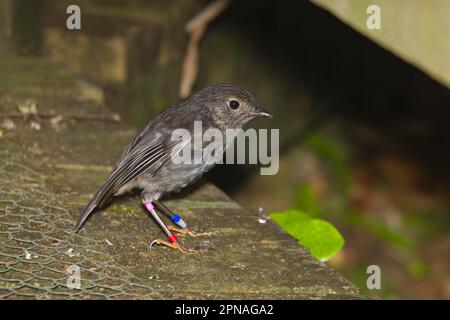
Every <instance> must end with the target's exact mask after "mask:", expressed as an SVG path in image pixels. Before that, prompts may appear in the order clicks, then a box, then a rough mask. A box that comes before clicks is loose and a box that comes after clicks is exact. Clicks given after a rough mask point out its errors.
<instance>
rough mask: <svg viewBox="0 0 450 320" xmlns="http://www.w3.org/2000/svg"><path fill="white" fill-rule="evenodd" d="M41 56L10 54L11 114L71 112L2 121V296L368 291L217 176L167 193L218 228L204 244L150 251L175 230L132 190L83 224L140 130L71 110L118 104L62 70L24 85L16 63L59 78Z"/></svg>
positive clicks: (194, 222)
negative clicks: (16, 59) (92, 95)
mask: <svg viewBox="0 0 450 320" xmlns="http://www.w3.org/2000/svg"><path fill="white" fill-rule="evenodd" d="M30 61H31V62H30ZM30 61H21V63H19V64H14V63H12V64H9V63H8V64H5V63H4V61H3V62H0V66H2V69H3V70H0V73H1V74H2V75H5V74H6V72H7V73H8V75H7V79H13V80H11V81H14V85H8V84H5V85H2V88H0V97H1V98H2V99H1V104H0V113H1V114H2V115H5V114H6V113H8V112H10V111H11V110H12V109H14V106H16V105H18V104H20V103H21V101H24V100H25V99H28V100H29V99H32V100H34V101H35V102H36V105H37V109H38V112H42V113H54V114H60V115H62V117H63V120H62V121H60V122H59V123H58V124H55V123H53V124H52V123H51V122H50V121H48V120H43V119H38V120H37V121H39V122H40V124H41V128H40V130H35V129H32V128H31V127H30V123H29V121H23V120H21V119H14V121H15V125H16V126H15V128H14V129H12V130H6V129H2V137H1V138H0V146H1V147H0V297H2V298H10V299H12V298H40V299H48V298H62V299H65V298H132V299H154V298H158V299H172V298H187V299H203V298H258V299H259V298H274V299H298V298H305V299H317V298H331V299H342V298H360V295H359V293H358V290H357V289H356V288H355V286H354V285H352V284H351V283H349V282H348V281H347V280H345V279H344V278H343V277H342V276H341V275H339V274H338V273H336V272H335V271H333V270H332V269H330V268H329V267H327V266H326V265H325V264H323V263H321V262H320V261H318V260H316V259H314V258H312V257H311V255H310V254H309V253H308V252H307V251H306V250H305V249H304V248H302V247H301V246H299V244H298V242H297V241H296V240H295V239H294V238H292V237H290V236H289V235H288V234H286V233H285V232H283V231H281V229H280V228H279V227H277V226H276V224H275V223H273V222H272V221H270V220H269V221H268V222H267V223H265V224H260V223H258V217H257V214H256V211H255V212H254V211H251V210H244V209H242V208H241V207H240V206H238V205H237V204H236V203H234V202H233V201H231V200H230V199H229V198H228V197H227V196H226V195H225V194H223V193H222V192H221V191H220V190H218V189H217V188H216V187H214V186H213V185H210V184H208V183H201V184H200V185H197V186H196V187H195V188H193V189H192V190H190V191H189V192H187V193H185V194H183V195H181V196H177V197H174V198H170V199H169V201H168V202H167V203H168V205H170V206H171V207H172V208H173V209H175V210H176V211H177V212H179V213H181V214H182V215H183V216H184V218H185V219H186V220H187V221H188V223H189V224H190V226H191V228H192V229H193V230H196V231H216V234H215V235H213V236H212V237H210V238H209V237H206V238H181V241H182V242H183V244H184V245H185V246H186V247H199V248H202V249H205V252H204V253H202V254H198V255H183V254H181V253H179V252H175V251H172V250H169V249H167V248H165V247H155V248H154V249H152V250H151V251H150V250H149V244H150V242H151V241H152V240H153V239H156V238H162V237H163V236H164V235H163V233H162V231H161V230H160V229H159V228H158V227H157V225H156V224H155V223H154V222H153V221H152V220H151V218H150V217H149V216H148V215H146V213H145V212H144V210H143V208H142V207H141V205H140V201H139V199H138V197H136V196H132V195H131V196H128V197H124V198H122V199H119V200H118V201H115V202H114V203H113V204H112V205H111V206H109V207H108V208H106V209H105V210H104V211H103V212H98V213H97V214H95V215H94V216H93V217H92V218H91V219H89V220H88V222H87V224H86V225H85V227H84V228H83V229H82V230H81V232H80V233H79V234H74V233H73V228H74V224H75V221H76V219H77V217H78V215H79V212H80V210H81V209H82V207H83V206H84V205H85V204H86V203H87V201H88V200H89V199H90V197H91V196H92V194H93V193H94V192H95V191H96V189H97V188H98V186H99V185H100V184H101V183H102V182H103V181H104V179H105V177H106V175H107V174H108V171H109V170H110V168H111V166H112V165H113V164H114V161H115V159H117V157H118V156H119V154H120V153H121V151H122V149H123V147H124V146H125V144H126V143H127V141H128V140H129V139H130V138H131V137H132V136H133V134H134V132H135V130H134V129H133V128H128V127H126V126H124V125H123V124H121V123H118V122H105V121H92V120H89V121H82V120H69V119H68V116H70V115H73V114H77V115H90V116H105V115H106V116H107V115H108V114H109V111H108V109H106V108H105V107H103V106H100V105H98V104H97V103H95V102H92V100H89V101H88V100H84V99H80V96H81V97H82V95H80V90H81V91H82V90H83V89H82V88H81V89H80V87H79V84H78V82H77V81H74V82H71V81H66V80H67V79H66V80H64V83H65V84H67V85H65V92H66V94H65V95H63V96H62V95H61V94H59V92H58V90H59V89H58V87H56V86H54V84H53V83H52V82H51V81H50V83H45V81H36V82H35V81H34V80H33V79H30V78H25V80H24V83H27V84H28V83H33V90H31V91H30V92H27V91H26V90H24V89H23V88H20V87H21V85H20V79H18V78H17V77H16V76H15V75H16V74H19V72H18V71H17V73H16V70H15V68H12V67H6V66H7V65H10V66H18V69H20V66H21V65H27V63H30V64H31V65H30V70H39V68H40V67H42V65H44V66H45V69H46V74H47V75H48V74H51V77H50V76H46V77H47V78H49V79H52V78H53V77H54V79H60V78H59V77H60V76H61V74H60V71H58V70H56V69H54V68H53V67H51V66H50V65H48V64H46V63H43V62H41V61H39V60H30ZM32 66H34V67H32ZM29 76H30V77H40V75H39V73H38V74H34V73H33V72H30V75H29ZM66 77H67V74H66V75H64V76H63V78H64V79H65V78H66ZM35 84H37V85H35ZM17 88H20V90H16V89H17ZM84 88H86V87H84ZM38 91H39V92H38ZM70 93H72V94H70ZM72 264H75V265H78V266H79V267H81V289H80V290H77V289H68V288H67V287H66V280H67V275H66V273H65V270H66V269H67V267H69V266H70V265H72Z"/></svg>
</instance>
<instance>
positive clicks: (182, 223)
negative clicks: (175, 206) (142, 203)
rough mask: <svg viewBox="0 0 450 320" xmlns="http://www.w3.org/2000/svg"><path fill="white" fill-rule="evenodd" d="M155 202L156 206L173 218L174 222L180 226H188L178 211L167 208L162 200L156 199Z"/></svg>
mask: <svg viewBox="0 0 450 320" xmlns="http://www.w3.org/2000/svg"><path fill="white" fill-rule="evenodd" d="M153 203H154V204H155V205H156V207H157V208H158V209H159V210H160V211H161V212H163V213H164V214H165V215H166V216H168V217H169V218H170V220H172V222H173V223H175V224H176V225H178V226H179V227H180V228H183V229H185V228H187V223H186V222H185V221H184V220H183V219H182V218H181V217H180V216H179V215H178V214H176V213H174V212H173V211H172V210H170V209H169V208H167V207H166V206H165V205H164V203H162V202H161V201H157V200H154V201H153Z"/></svg>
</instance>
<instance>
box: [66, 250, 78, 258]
mask: <svg viewBox="0 0 450 320" xmlns="http://www.w3.org/2000/svg"><path fill="white" fill-rule="evenodd" d="M67 255H68V256H69V257H75V256H76V254H74V253H73V248H70V249H68V250H67Z"/></svg>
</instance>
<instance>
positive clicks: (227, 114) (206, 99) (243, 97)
mask: <svg viewBox="0 0 450 320" xmlns="http://www.w3.org/2000/svg"><path fill="white" fill-rule="evenodd" d="M191 99H193V100H194V101H195V102H196V103H199V104H200V105H201V106H202V108H205V109H206V112H207V115H208V117H209V119H210V120H211V121H212V122H213V123H215V124H217V125H218V126H220V127H222V128H241V127H242V126H244V124H246V123H247V122H249V121H250V120H253V119H256V118H265V117H272V116H271V115H270V114H269V113H268V112H266V111H264V110H263V109H262V108H261V107H260V106H259V105H258V103H257V102H256V99H255V98H254V97H253V95H252V94H251V93H250V92H248V91H246V90H244V89H242V88H240V87H239V86H237V85H234V84H216V85H212V86H208V87H205V88H203V89H202V90H200V91H198V92H197V93H195V94H194V95H193V96H192V97H191Z"/></svg>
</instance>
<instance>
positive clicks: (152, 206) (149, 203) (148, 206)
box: [145, 202, 155, 211]
mask: <svg viewBox="0 0 450 320" xmlns="http://www.w3.org/2000/svg"><path fill="white" fill-rule="evenodd" d="M145 207H146V208H147V210H148V211H152V210H153V209H155V206H154V205H153V203H151V202H146V203H145Z"/></svg>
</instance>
